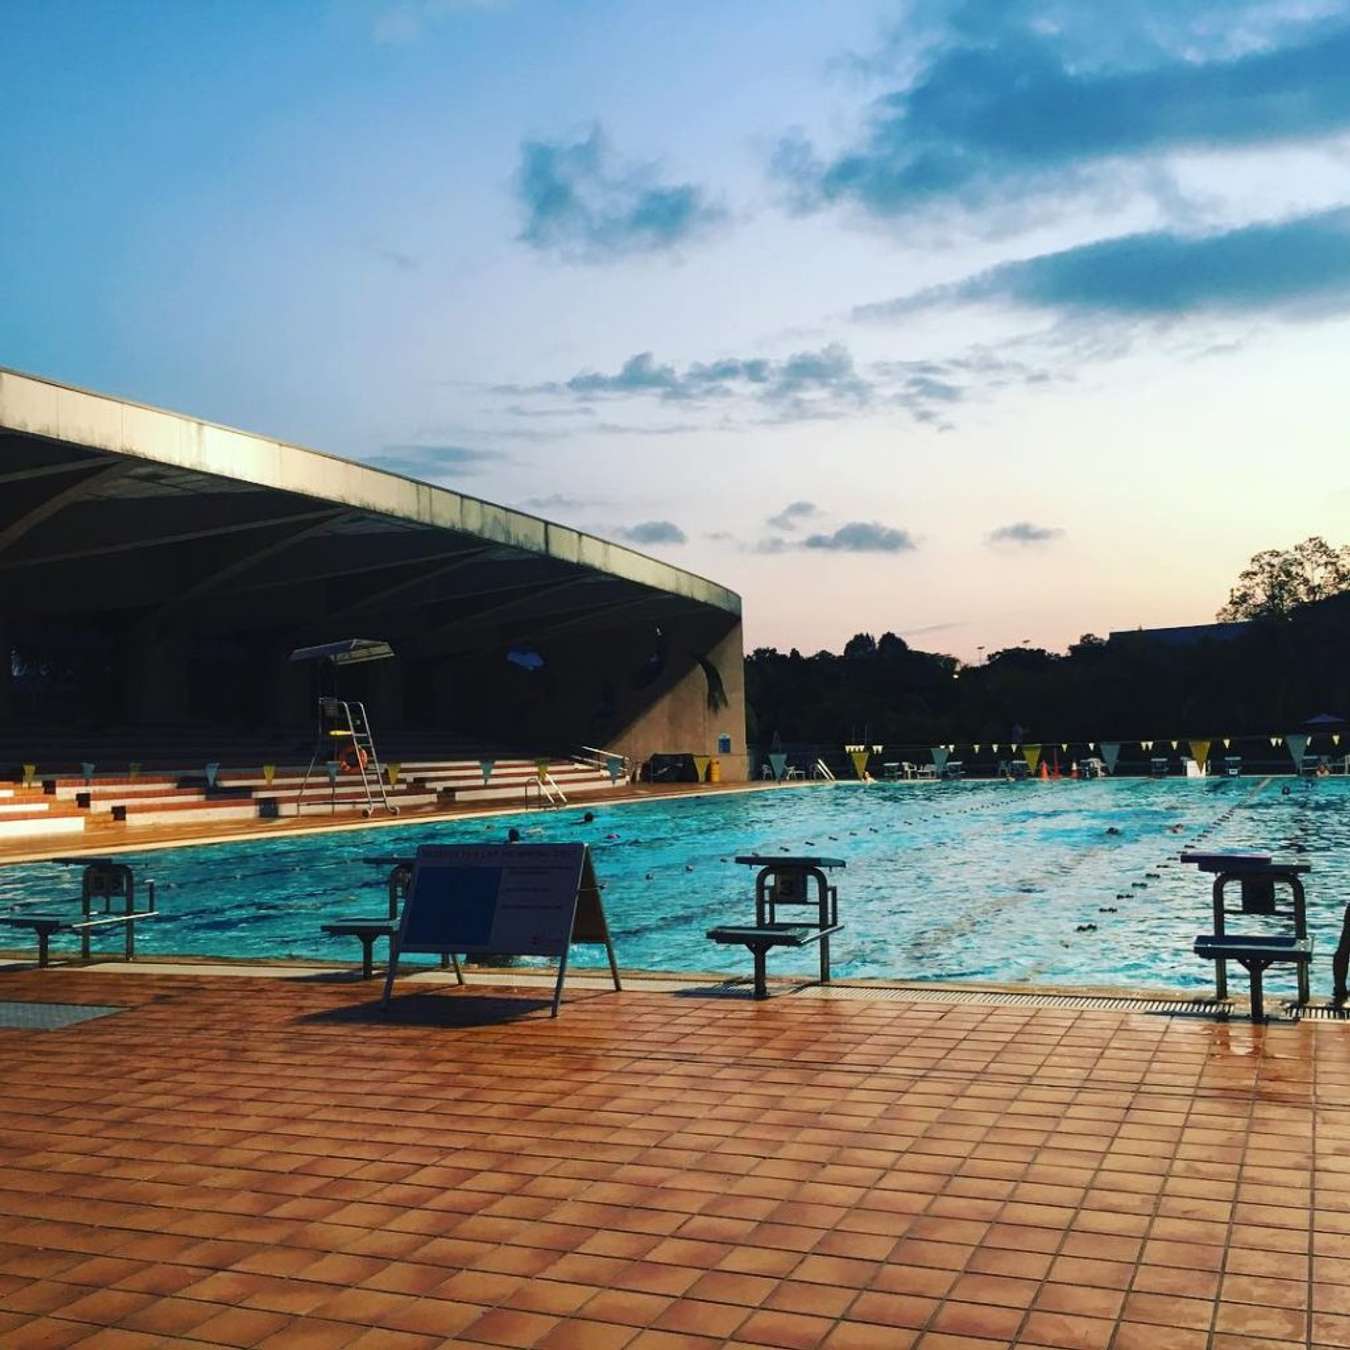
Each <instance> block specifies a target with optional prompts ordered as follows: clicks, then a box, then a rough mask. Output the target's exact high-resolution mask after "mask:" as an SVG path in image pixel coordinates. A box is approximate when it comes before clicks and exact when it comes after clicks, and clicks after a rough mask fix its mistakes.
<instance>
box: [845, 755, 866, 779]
mask: <svg viewBox="0 0 1350 1350" xmlns="http://www.w3.org/2000/svg"><path fill="white" fill-rule="evenodd" d="M848 757H849V759H851V760H852V761H853V772H854V773H856V774H857V775H858V778H859V779H860V780H861V779H862V778H863V777H865V776H866V774H867V751H866V750H850V751H849V752H848Z"/></svg>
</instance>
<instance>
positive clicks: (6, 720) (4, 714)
mask: <svg viewBox="0 0 1350 1350" xmlns="http://www.w3.org/2000/svg"><path fill="white" fill-rule="evenodd" d="M13 674H14V653H13V650H12V648H11V647H10V643H9V628H8V627H7V625H6V624H5V620H4V618H3V617H0V727H3V726H8V725H9V724H10V723H11V722H12V721H13V720H14V681H13Z"/></svg>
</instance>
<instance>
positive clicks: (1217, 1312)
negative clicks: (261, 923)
mask: <svg viewBox="0 0 1350 1350" xmlns="http://www.w3.org/2000/svg"><path fill="white" fill-rule="evenodd" d="M377 993H378V990H377V989H376V988H375V987H374V986H372V985H354V984H352V983H349V982H329V981H325V980H323V979H317V978H312V977H311V978H309V979H275V978H273V979H266V980H263V979H258V980H253V979H243V978H230V979H222V978H210V977H201V976H188V975H174V976H168V975H151V974H146V975H140V974H136V975H121V974H117V975H113V974H100V973H97V972H92V971H62V970H49V971H42V972H38V971H26V972H10V973H0V995H3V997H5V998H7V999H13V1000H24V999H32V1000H42V1001H52V1002H61V1003H85V1004H116V1005H121V1006H123V1007H124V1008H125V1009H126V1011H124V1012H120V1013H117V1014H115V1015H111V1016H107V1017H103V1018H100V1019H98V1020H96V1021H91V1022H86V1023H84V1024H82V1025H79V1026H75V1027H70V1028H67V1029H64V1030H55V1031H27V1030H0V1082H3V1084H4V1093H3V1100H2V1101H0V1345H3V1346H4V1347H6V1350H20V1348H22V1347H29V1346H62V1345H71V1344H80V1345H84V1346H89V1347H102V1346H107V1347H122V1346H126V1347H135V1346H149V1345H181V1344H191V1343H196V1342H203V1343H208V1344H214V1345H237V1346H253V1345H261V1346H267V1347H285V1346H297V1347H315V1348H316V1350H322V1348H323V1347H329V1346H334V1347H336V1346H361V1347H390V1350H398V1347H404V1346H408V1347H417V1346H432V1345H441V1344H451V1345H463V1346H473V1345H484V1346H511V1347H526V1346H540V1347H545V1350H620V1347H630V1348H631V1350H695V1348H696V1347H713V1346H718V1345H724V1344H725V1345H733V1346H776V1347H808V1346H817V1345H823V1346H829V1347H833V1348H835V1350H861V1348H862V1347H878V1348H879V1350H907V1347H911V1346H912V1347H921V1348H922V1350H995V1347H998V1346H1007V1345H1017V1346H1044V1347H1071V1348H1072V1350H1193V1348H1194V1350H1202V1348H1205V1350H1271V1348H1273V1347H1286V1346H1309V1345H1312V1346H1350V1110H1347V1108H1348V1107H1350V1036H1348V1035H1347V1032H1346V1029H1345V1028H1344V1027H1342V1026H1339V1025H1336V1024H1325V1025H1307V1024H1305V1025H1295V1026H1289V1025H1281V1026H1275V1027H1271V1028H1268V1029H1261V1028H1254V1027H1252V1026H1251V1025H1249V1024H1244V1023H1238V1022H1234V1023H1232V1024H1224V1023H1215V1022H1208V1021H1203V1020H1199V1019H1196V1018H1178V1017H1166V1016H1146V1015H1139V1014H1134V1013H1122V1012H1110V1011H1099V1010H1078V1009H1062V1008H1028V1007H990V1006H972V1005H959V1004H958V1005H951V1004H946V1005H938V1004H923V1003H887V1002H876V1003H869V1002H861V1001H860V1002H842V1001H841V1002H838V1003H835V1002H827V1001H823V1000H814V999H794V998H784V999H779V1000H776V1001H773V1002H770V1003H768V1004H761V1005H757V1004H754V1003H751V1002H748V1001H745V1000H739V999H728V998H711V997H703V996H699V995H698V994H689V993H684V994H679V993H655V992H649V991H633V992H628V991H625V992H624V993H623V994H613V993H591V992H575V993H573V994H572V995H571V996H570V997H569V998H568V999H567V1001H566V1003H565V1005H564V1010H563V1015H562V1017H561V1018H560V1019H559V1020H558V1021H556V1022H554V1021H550V1020H549V1019H548V1018H547V1015H546V1007H545V1005H544V1003H543V1002H542V1000H541V999H540V998H539V997H537V995H536V994H534V993H531V994H525V995H522V994H514V993H511V992H510V991H507V990H484V989H483V988H482V987H481V986H479V987H471V988H470V989H468V990H466V991H460V992H452V991H450V990H448V989H435V990H434V991H431V992H416V993H408V994H405V995H403V996H402V997H400V998H399V999H398V1000H397V1003H396V1008H395V1011H394V1012H393V1014H392V1015H391V1016H390V1017H389V1018H388V1019H382V1018H381V1017H380V1016H379V1015H378V1014H377V1013H375V1012H374V1011H373V1003H374V1000H375V998H376V995H377Z"/></svg>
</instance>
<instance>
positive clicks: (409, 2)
mask: <svg viewBox="0 0 1350 1350" xmlns="http://www.w3.org/2000/svg"><path fill="white" fill-rule="evenodd" d="M508 3H509V0H391V2H390V3H381V4H379V5H378V6H377V7H376V10H375V14H374V17H373V19H372V21H371V35H372V36H373V37H374V39H375V41H376V42H378V43H381V44H382V45H386V46H399V45H401V44H403V43H407V42H413V41H415V40H416V39H417V38H419V37H420V36H421V35H422V32H423V30H424V29H426V28H427V27H428V26H429V25H431V24H434V23H435V22H437V20H440V19H444V18H447V17H448V16H450V15H451V14H458V13H463V12H465V11H471V10H491V9H504V8H506V6H507V4H508Z"/></svg>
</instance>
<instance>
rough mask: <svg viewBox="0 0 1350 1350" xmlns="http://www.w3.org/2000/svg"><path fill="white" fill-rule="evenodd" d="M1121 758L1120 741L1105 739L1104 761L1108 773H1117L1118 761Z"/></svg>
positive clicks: (1103, 744) (1103, 743) (1103, 745)
mask: <svg viewBox="0 0 1350 1350" xmlns="http://www.w3.org/2000/svg"><path fill="white" fill-rule="evenodd" d="M1119 759H1120V742H1119V741H1103V742H1102V763H1103V764H1105V765H1106V772H1107V773H1115V771H1116V761H1117V760H1119Z"/></svg>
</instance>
